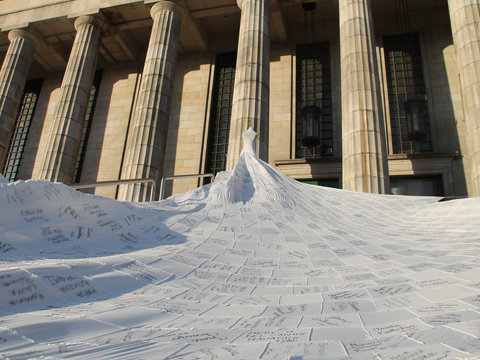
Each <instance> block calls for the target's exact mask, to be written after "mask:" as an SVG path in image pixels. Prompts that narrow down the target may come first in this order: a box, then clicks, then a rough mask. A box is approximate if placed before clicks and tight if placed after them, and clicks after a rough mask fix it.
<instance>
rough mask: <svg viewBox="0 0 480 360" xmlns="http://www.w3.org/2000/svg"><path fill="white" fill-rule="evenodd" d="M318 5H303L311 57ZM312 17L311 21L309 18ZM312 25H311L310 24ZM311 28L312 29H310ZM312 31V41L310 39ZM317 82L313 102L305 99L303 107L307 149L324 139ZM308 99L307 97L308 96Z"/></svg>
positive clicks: (306, 39) (304, 134) (311, 57)
mask: <svg viewBox="0 0 480 360" xmlns="http://www.w3.org/2000/svg"><path fill="white" fill-rule="evenodd" d="M316 6H317V4H316V3H314V2H309V3H304V4H302V8H303V10H304V26H305V27H304V31H305V43H306V45H305V46H306V47H307V54H308V55H309V53H310V51H308V50H309V49H313V46H314V45H313V44H314V39H315V11H314V10H315V8H316ZM308 15H310V19H309V16H308ZM309 23H310V24H309ZM309 28H310V29H309ZM309 31H310V39H309ZM311 53H312V54H311V56H307V61H308V59H309V58H310V59H313V53H314V51H311ZM306 81H307V79H306V75H305V88H306ZM315 87H316V81H315V79H314V81H313V93H314V94H313V100H311V101H308V100H307V99H305V101H304V103H305V105H304V106H303V107H302V122H303V138H302V144H303V146H304V147H306V148H314V147H316V146H319V145H321V138H322V130H323V129H322V109H321V108H320V107H318V106H317V105H316V99H315V97H316V93H317V92H316V89H315ZM306 97H307V96H306Z"/></svg>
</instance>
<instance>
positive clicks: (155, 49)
mask: <svg viewBox="0 0 480 360" xmlns="http://www.w3.org/2000/svg"><path fill="white" fill-rule="evenodd" d="M183 13H184V9H183V8H181V7H180V6H179V5H176V4H175V3H173V2H170V1H161V2H159V3H156V4H155V5H154V6H153V7H152V10H151V15H152V18H153V27H152V33H151V35H150V42H149V45H148V51H147V56H146V59H145V65H144V68H143V75H142V82H141V84H140V90H139V94H138V100H137V104H136V109H135V114H134V117H133V121H132V127H131V129H130V134H129V138H128V144H127V154H126V157H125V163H124V165H123V171H122V179H135V178H153V179H155V180H156V182H157V183H159V181H160V178H161V177H162V173H163V161H164V158H165V148H166V141H167V130H168V120H169V117H170V106H171V102H172V93H173V79H174V68H175V63H176V58H177V46H178V42H179V36H180V25H181V18H182V15H183ZM148 192H149V189H148V187H147V185H124V186H122V187H121V188H120V193H119V199H122V200H128V201H145V200H146V199H148V198H149V196H150V194H149V193H148Z"/></svg>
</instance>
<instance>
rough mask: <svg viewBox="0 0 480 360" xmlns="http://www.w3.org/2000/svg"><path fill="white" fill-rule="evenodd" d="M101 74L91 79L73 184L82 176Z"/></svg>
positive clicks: (98, 72) (99, 72) (99, 71)
mask: <svg viewBox="0 0 480 360" xmlns="http://www.w3.org/2000/svg"><path fill="white" fill-rule="evenodd" d="M102 74H103V70H97V71H96V72H95V76H94V78H93V84H92V90H91V91H90V97H89V99H88V105H87V114H86V116H85V121H84V123H83V130H82V137H81V138H80V149H79V152H78V157H77V165H76V167H75V175H74V177H73V182H74V183H79V182H80V177H81V176H82V169H83V163H84V161H85V155H86V152H87V145H88V137H89V135H90V129H91V128H92V121H93V113H94V111H95V105H96V103H97V97H98V89H99V88H100V82H101V81H102Z"/></svg>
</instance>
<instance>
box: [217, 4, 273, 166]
mask: <svg viewBox="0 0 480 360" xmlns="http://www.w3.org/2000/svg"><path fill="white" fill-rule="evenodd" d="M237 4H238V6H239V7H240V8H241V9H242V14H241V20H240V33H239V39H238V52H237V68H236V71H235V88H234V90H233V104H232V117H231V123H230V135H229V143H228V155H227V166H226V167H227V170H231V169H233V167H234V166H235V164H236V162H237V159H238V157H239V156H240V153H241V151H242V133H243V132H245V131H247V129H248V128H250V127H251V128H253V129H255V131H256V132H257V133H258V138H257V143H256V147H257V155H258V156H259V157H260V158H261V159H262V160H265V161H268V112H269V109H268V107H269V91H270V4H269V0H237Z"/></svg>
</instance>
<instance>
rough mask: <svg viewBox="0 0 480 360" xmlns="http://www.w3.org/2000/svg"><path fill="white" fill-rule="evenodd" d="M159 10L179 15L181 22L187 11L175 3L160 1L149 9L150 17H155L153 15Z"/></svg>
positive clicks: (165, 0)
mask: <svg viewBox="0 0 480 360" xmlns="http://www.w3.org/2000/svg"><path fill="white" fill-rule="evenodd" d="M160 10H170V11H173V12H175V13H177V14H178V15H180V18H181V19H182V20H183V19H185V17H186V16H187V14H188V12H187V9H185V8H184V7H183V6H182V5H180V4H178V3H177V2H175V1H168V0H161V1H159V2H157V3H155V4H154V5H153V6H152V8H151V9H150V16H151V17H152V18H154V17H155V14H156V13H157V12H159V11H160Z"/></svg>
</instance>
